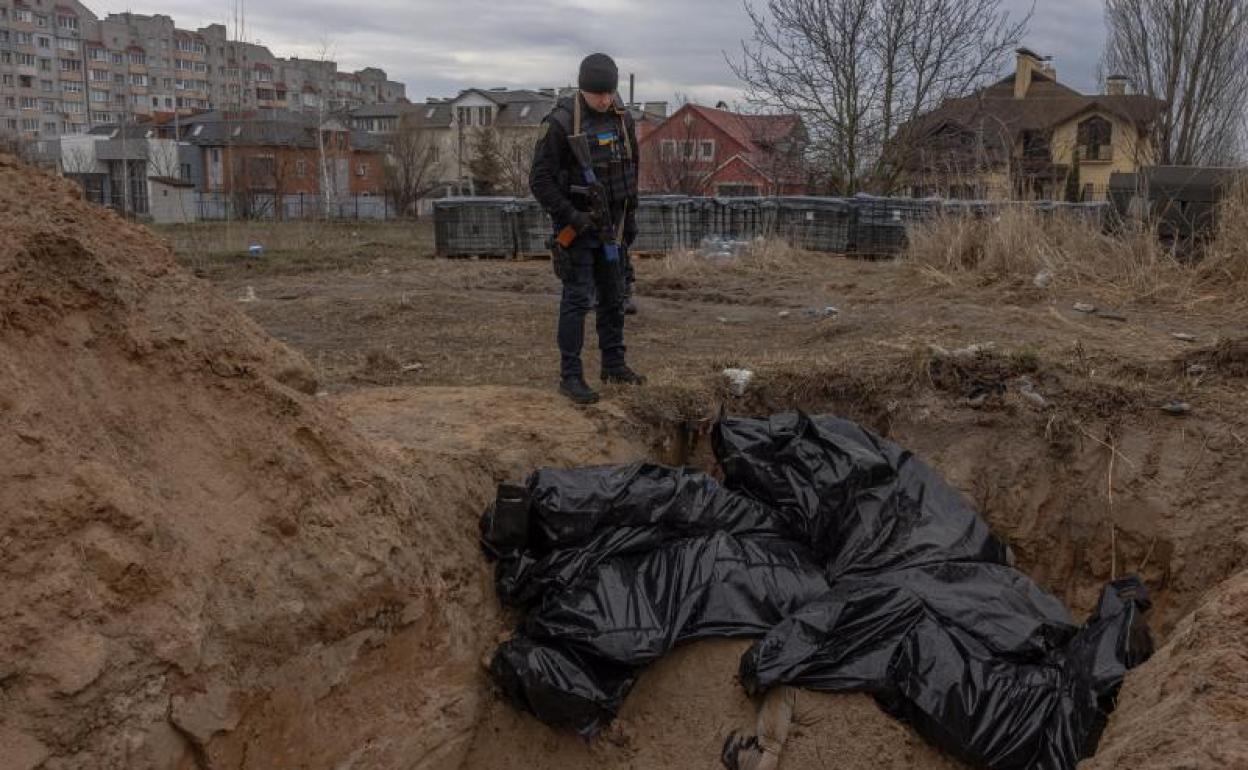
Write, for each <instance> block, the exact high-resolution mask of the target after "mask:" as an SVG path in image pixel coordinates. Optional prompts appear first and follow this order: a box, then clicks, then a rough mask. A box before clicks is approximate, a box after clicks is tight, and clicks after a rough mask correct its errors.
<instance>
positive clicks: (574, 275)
mask: <svg viewBox="0 0 1248 770" xmlns="http://www.w3.org/2000/svg"><path fill="white" fill-rule="evenodd" d="M569 251H570V252H571V260H570V264H569V266H568V268H567V271H566V272H565V273H564V276H563V297H562V299H561V300H560V302H559V335H558V336H559V358H560V361H559V370H560V372H559V373H560V376H561V377H563V378H567V377H584V376H585V369H584V367H583V366H582V365H581V350H582V349H583V348H584V346H585V316H586V315H588V314H589V311H590V310H591V309H594V307H595V304H597V310H596V313H595V317H596V319H597V326H598V349H599V350H601V351H602V368H603V369H605V370H611V369H618V368H619V367H621V366H624V295H623V291H624V286H623V284H624V275H623V265H622V263H621V262H619V261H617V262H615V263H609V262H607V259H606V256H605V255H604V254H603V251H602V247H600V246H599V247H593V246H582V245H580V244H573V245H572V248H571V249H569Z"/></svg>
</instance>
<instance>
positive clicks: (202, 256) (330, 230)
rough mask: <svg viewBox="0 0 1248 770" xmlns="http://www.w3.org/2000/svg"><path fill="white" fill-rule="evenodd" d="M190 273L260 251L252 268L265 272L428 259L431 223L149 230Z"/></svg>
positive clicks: (217, 225)
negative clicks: (255, 247) (166, 243)
mask: <svg viewBox="0 0 1248 770" xmlns="http://www.w3.org/2000/svg"><path fill="white" fill-rule="evenodd" d="M153 229H154V230H155V231H156V232H157V233H159V234H160V235H161V236H163V237H165V238H166V239H167V240H168V241H169V242H170V245H171V246H172V247H173V250H174V252H175V253H176V254H177V255H178V257H179V258H180V259H181V260H182V261H183V263H184V264H186V265H188V266H189V267H191V268H195V269H199V270H212V269H214V268H219V267H222V266H223V265H225V264H228V263H231V262H234V261H237V260H240V259H248V256H247V250H248V247H249V246H251V244H253V243H259V244H261V245H263V246H264V253H265V259H264V260H256V263H257V265H258V266H260V267H262V268H265V269H268V270H270V271H292V270H293V271H296V272H298V271H302V270H318V269H333V268H350V267H353V266H357V265H359V264H362V263H367V262H369V261H370V260H374V259H377V258H385V257H393V258H429V257H432V256H433V255H434V244H433V223H432V221H431V220H420V221H417V222H409V221H396V222H321V221H314V220H303V221H289V222H263V221H258V222H247V221H242V222H196V223H194V224H190V225H172V226H164V227H159V226H157V227H153Z"/></svg>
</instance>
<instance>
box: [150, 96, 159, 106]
mask: <svg viewBox="0 0 1248 770" xmlns="http://www.w3.org/2000/svg"><path fill="white" fill-rule="evenodd" d="M152 106H153V107H159V106H160V97H159V96H153V97H152Z"/></svg>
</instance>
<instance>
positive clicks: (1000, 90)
mask: <svg viewBox="0 0 1248 770" xmlns="http://www.w3.org/2000/svg"><path fill="white" fill-rule="evenodd" d="M1105 91H1106V93H1104V94H1097V95H1092V96H1090V95H1085V94H1081V93H1079V92H1078V91H1075V90H1074V89H1072V88H1069V87H1067V86H1065V85H1062V84H1061V83H1059V82H1058V80H1057V72H1056V70H1055V69H1054V68H1053V66H1052V64H1051V62H1050V61H1049V60H1048V59H1045V58H1042V57H1040V56H1038V55H1037V54H1035V53H1034V52H1032V51H1030V50H1028V49H1026V48H1020V49H1018V52H1017V63H1016V67H1015V71H1014V73H1013V74H1012V75H1010V76H1009V77H1007V78H1005V79H1003V80H1000V81H998V82H996V83H994V84H992V85H990V86H988V87H987V88H984V89H981V90H980V91H977V92H975V93H974V94H971V95H970V96H967V97H965V98H961V99H953V100H950V101H947V102H945V103H944V104H942V105H941V106H940V107H938V108H937V109H935V110H933V111H931V112H929V113H927V114H925V115H923V116H921V117H919V118H918V119H916V120H914V121H912V122H910V123H907V124H906V125H903V126H902V127H901V128H900V129H899V130H898V131H897V132H896V133H895V134H894V136H893V138H892V140H891V141H890V144H889V147H888V148H887V153H888V154H889V158H888V160H889V163H890V166H891V168H892V171H893V173H894V174H895V175H896V177H895V180H894V184H893V185H892V187H893V188H894V189H896V190H899V191H901V192H904V193H906V194H909V195H913V196H916V197H921V196H927V195H938V196H942V197H950V198H1061V197H1064V193H1065V192H1066V190H1067V186H1068V182H1073V183H1074V186H1075V187H1077V189H1078V190H1079V193H1080V197H1081V198H1082V199H1084V200H1104V199H1105V198H1106V196H1107V194H1108V190H1109V177H1110V175H1111V174H1113V173H1115V172H1127V173H1130V172H1134V171H1136V170H1137V169H1139V168H1140V167H1142V166H1148V165H1152V164H1153V163H1154V162H1155V158H1156V149H1155V144H1154V129H1155V127H1156V122H1157V119H1158V118H1159V117H1160V115H1161V114H1162V111H1163V110H1164V108H1165V104H1164V103H1163V102H1161V101H1159V100H1157V99H1153V98H1151V97H1148V96H1143V95H1137V94H1129V93H1127V82H1126V80H1125V79H1124V78H1120V77H1110V78H1109V79H1108V80H1107V83H1106V89H1105ZM1076 156H1077V157H1078V160H1077V161H1076ZM1071 175H1076V177H1077V178H1076V179H1070V177H1071Z"/></svg>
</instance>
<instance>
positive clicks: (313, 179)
mask: <svg viewBox="0 0 1248 770" xmlns="http://www.w3.org/2000/svg"><path fill="white" fill-rule="evenodd" d="M180 128H181V137H180V138H181V139H182V140H183V142H185V143H187V144H188V145H190V146H192V147H194V148H196V149H197V150H198V151H199V157H198V159H197V160H196V162H195V164H194V166H195V167H194V168H192V169H191V170H190V173H189V174H188V176H189V177H190V178H192V179H194V180H198V185H199V187H200V189H201V190H202V191H204V192H208V193H219V194H226V195H239V194H254V195H277V196H297V195H313V196H321V195H330V196H332V197H334V198H345V197H352V196H381V195H384V194H385V169H384V157H383V155H382V154H381V152H380V148H379V147H378V146H377V143H376V141H375V140H373V139H372V138H371V137H369V136H367V135H366V134H364V133H362V132H353V131H351V130H350V129H349V128H348V127H347V126H346V125H345V124H344V123H342V122H341V121H339V120H337V119H336V118H329V119H327V120H326V121H325V122H323V123H319V124H318V120H317V118H316V116H314V115H309V114H306V113H301V112H291V111H287V110H246V111H239V112H209V113H204V114H202V115H196V116H194V117H192V118H189V119H187V120H186V121H184V122H183V123H182V124H181V126H180ZM318 133H319V136H318Z"/></svg>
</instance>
